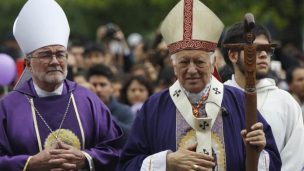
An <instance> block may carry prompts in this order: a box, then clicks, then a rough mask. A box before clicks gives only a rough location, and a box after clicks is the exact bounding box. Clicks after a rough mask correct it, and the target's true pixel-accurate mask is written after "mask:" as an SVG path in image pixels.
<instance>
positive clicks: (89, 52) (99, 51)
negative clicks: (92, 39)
mask: <svg viewBox="0 0 304 171" xmlns="http://www.w3.org/2000/svg"><path fill="white" fill-rule="evenodd" d="M83 56H84V64H85V67H86V69H87V70H88V69H89V68H91V67H92V66H94V65H98V64H104V63H105V51H104V49H103V48H102V47H101V46H99V45H97V44H96V43H89V44H87V45H86V46H85V50H84V53H83Z"/></svg>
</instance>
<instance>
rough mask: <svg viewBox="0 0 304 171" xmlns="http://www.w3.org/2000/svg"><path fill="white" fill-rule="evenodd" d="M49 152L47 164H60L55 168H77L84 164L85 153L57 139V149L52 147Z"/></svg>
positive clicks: (82, 166)
mask: <svg viewBox="0 0 304 171" xmlns="http://www.w3.org/2000/svg"><path fill="white" fill-rule="evenodd" d="M49 153H50V155H51V159H50V160H49V164H51V165H57V166H60V167H58V168H56V169H57V170H58V169H63V170H64V169H66V170H77V169H82V168H84V166H85V161H86V157H85V155H84V154H83V153H82V152H81V151H80V150H78V149H76V148H75V147H72V146H70V145H67V144H64V143H63V142H61V141H58V149H52V150H50V151H49Z"/></svg>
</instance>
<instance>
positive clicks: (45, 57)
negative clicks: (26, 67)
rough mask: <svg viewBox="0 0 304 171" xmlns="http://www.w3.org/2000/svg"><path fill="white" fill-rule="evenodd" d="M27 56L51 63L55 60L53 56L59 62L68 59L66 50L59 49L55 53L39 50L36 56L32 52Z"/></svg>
mask: <svg viewBox="0 0 304 171" xmlns="http://www.w3.org/2000/svg"><path fill="white" fill-rule="evenodd" d="M27 57H28V58H32V59H38V60H39V61H40V62H43V63H50V62H51V61H52V60H53V57H55V58H56V59H57V61H58V62H64V61H66V60H67V59H68V54H67V52H65V51H57V52H55V53H53V52H51V51H46V52H39V53H38V54H37V55H35V56H33V55H32V54H30V55H28V56H27Z"/></svg>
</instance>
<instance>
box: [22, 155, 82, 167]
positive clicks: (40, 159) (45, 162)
mask: <svg viewBox="0 0 304 171" xmlns="http://www.w3.org/2000/svg"><path fill="white" fill-rule="evenodd" d="M52 160H56V159H54V157H53V156H52V155H51V154H50V151H49V150H43V151H41V152H40V153H38V154H36V155H34V156H32V158H31V159H30V160H29V163H28V166H27V169H26V170H27V171H41V170H52V169H54V168H61V169H62V170H75V169H76V168H77V166H76V164H70V163H68V160H67V159H64V158H62V159H57V160H60V162H51V161H52Z"/></svg>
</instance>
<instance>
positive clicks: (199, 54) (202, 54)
mask: <svg viewBox="0 0 304 171" xmlns="http://www.w3.org/2000/svg"><path fill="white" fill-rule="evenodd" d="M213 53H214V52H206V51H203V50H182V51H179V52H177V53H175V56H176V58H209V57H210V56H211V55H212V54H213Z"/></svg>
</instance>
